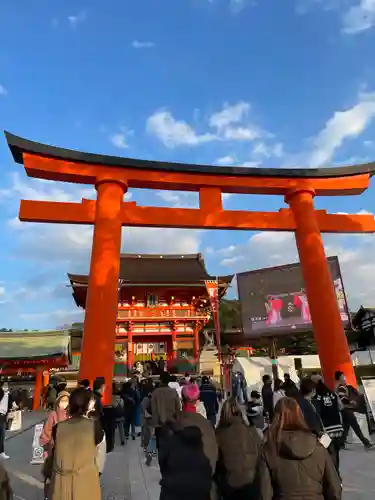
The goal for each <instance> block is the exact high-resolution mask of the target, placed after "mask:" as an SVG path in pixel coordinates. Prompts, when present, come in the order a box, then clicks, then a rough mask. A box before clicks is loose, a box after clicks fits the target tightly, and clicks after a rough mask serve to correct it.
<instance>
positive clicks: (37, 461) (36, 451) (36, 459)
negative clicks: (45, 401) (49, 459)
mask: <svg viewBox="0 0 375 500" xmlns="http://www.w3.org/2000/svg"><path fill="white" fill-rule="evenodd" d="M43 425H44V424H37V425H36V426H35V427H34V438H33V444H32V453H33V454H32V459H31V461H30V463H31V464H33V465H41V464H43V463H44V457H43V453H44V450H43V447H42V446H40V443H39V438H40V435H41V434H42V431H43Z"/></svg>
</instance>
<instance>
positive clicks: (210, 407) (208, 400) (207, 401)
mask: <svg viewBox="0 0 375 500" xmlns="http://www.w3.org/2000/svg"><path fill="white" fill-rule="evenodd" d="M200 401H201V402H202V403H203V404H204V407H205V409H206V415H207V420H209V421H210V422H211V424H212V425H213V427H215V425H216V417H217V413H218V411H219V398H218V395H217V392H216V388H215V387H214V385H213V384H212V383H210V380H209V378H208V377H206V376H203V377H202V385H201V386H200Z"/></svg>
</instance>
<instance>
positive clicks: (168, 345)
mask: <svg viewBox="0 0 375 500" xmlns="http://www.w3.org/2000/svg"><path fill="white" fill-rule="evenodd" d="M164 345H165V367H166V369H167V370H169V369H170V368H171V364H172V352H173V347H172V336H168V337H167V339H166V341H165V344H164Z"/></svg>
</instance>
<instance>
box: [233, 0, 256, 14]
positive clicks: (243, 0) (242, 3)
mask: <svg viewBox="0 0 375 500" xmlns="http://www.w3.org/2000/svg"><path fill="white" fill-rule="evenodd" d="M249 4H252V5H254V2H250V1H249V0H229V8H230V9H231V11H232V12H233V13H234V14H238V13H239V12H241V11H243V10H244V8H245V7H246V6H247V5H249Z"/></svg>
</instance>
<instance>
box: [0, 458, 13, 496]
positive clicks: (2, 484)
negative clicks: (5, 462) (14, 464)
mask: <svg viewBox="0 0 375 500" xmlns="http://www.w3.org/2000/svg"><path fill="white" fill-rule="evenodd" d="M0 500H13V491H12V488H11V487H10V482H9V476H8V473H7V471H6V470H5V469H4V467H3V466H2V465H0Z"/></svg>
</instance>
